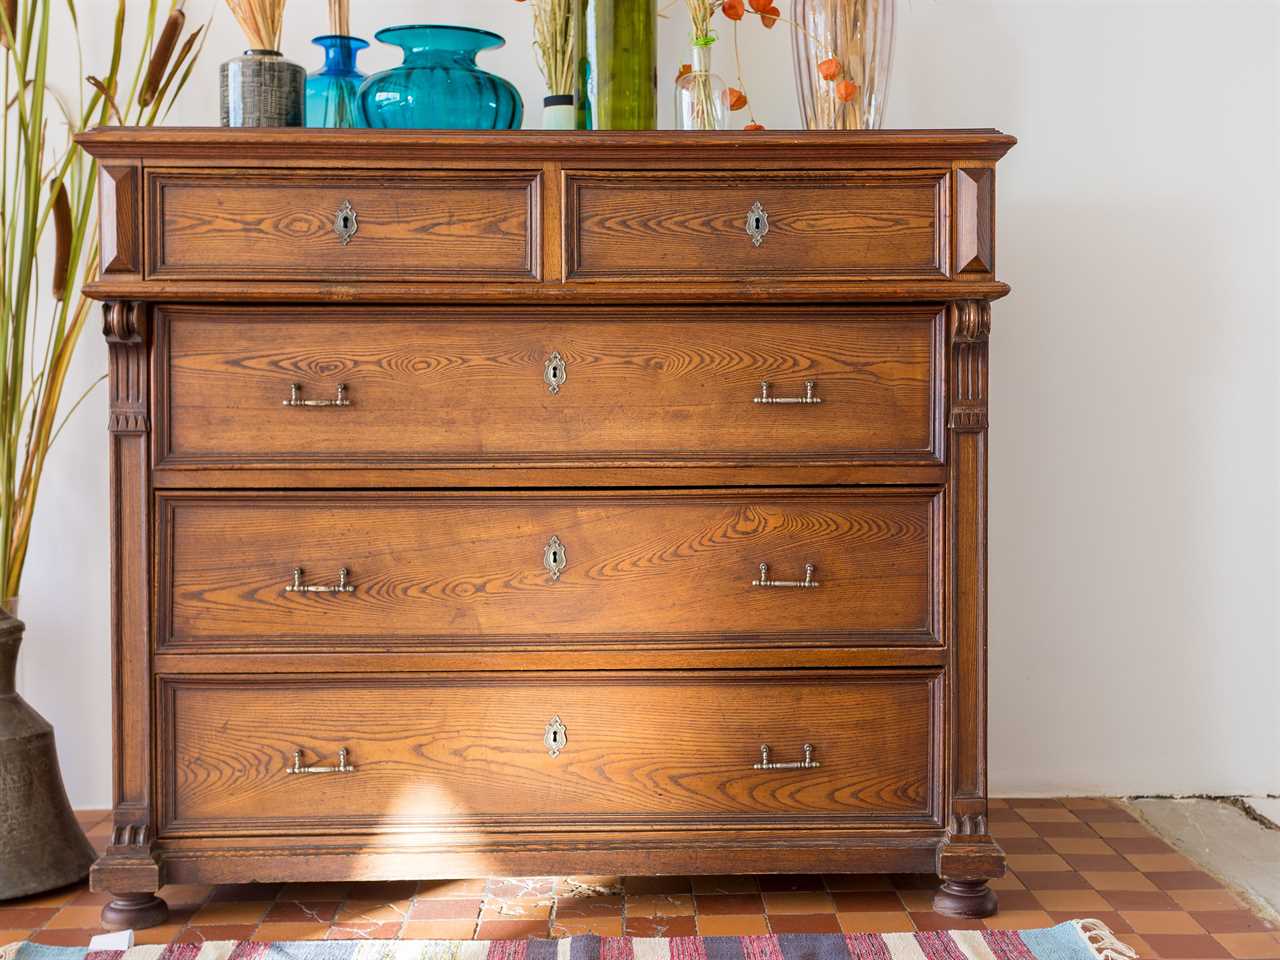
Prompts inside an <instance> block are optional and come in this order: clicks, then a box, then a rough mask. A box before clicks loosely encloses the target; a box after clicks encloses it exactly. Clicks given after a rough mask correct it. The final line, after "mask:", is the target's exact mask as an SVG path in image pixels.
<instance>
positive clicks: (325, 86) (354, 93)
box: [307, 34, 369, 127]
mask: <svg viewBox="0 0 1280 960" xmlns="http://www.w3.org/2000/svg"><path fill="white" fill-rule="evenodd" d="M311 42H312V43H314V44H315V45H316V46H318V47H320V48H322V49H323V50H324V66H323V67H321V68H320V69H319V70H317V71H316V72H315V73H312V74H309V75H308V76H307V126H308V127H363V126H364V125H365V124H364V112H363V110H361V108H360V85H361V84H362V83H364V74H363V73H361V72H360V71H359V70H357V69H356V54H358V53H359V52H360V51H361V50H363V49H365V48H366V47H367V46H369V42H368V41H367V40H361V39H360V38H359V37H344V36H339V35H337V34H331V35H329V36H324V37H316V38H315V39H314V40H312V41H311Z"/></svg>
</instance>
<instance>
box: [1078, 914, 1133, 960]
mask: <svg viewBox="0 0 1280 960" xmlns="http://www.w3.org/2000/svg"><path fill="white" fill-rule="evenodd" d="M1071 922H1072V924H1074V925H1075V928H1076V929H1077V930H1079V931H1080V936H1082V937H1083V938H1084V942H1085V943H1087V944H1088V945H1089V949H1090V950H1092V951H1093V955H1094V956H1095V957H1097V958H1098V960H1138V951H1137V950H1135V949H1133V947H1131V946H1129V945H1128V944H1127V943H1122V942H1120V940H1119V939H1118V938H1117V937H1116V935H1115V934H1114V933H1112V932H1111V928H1110V927H1108V926H1107V925H1106V924H1105V923H1103V922H1102V921H1101V920H1072V921H1071Z"/></svg>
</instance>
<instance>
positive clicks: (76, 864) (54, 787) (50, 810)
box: [0, 611, 94, 900]
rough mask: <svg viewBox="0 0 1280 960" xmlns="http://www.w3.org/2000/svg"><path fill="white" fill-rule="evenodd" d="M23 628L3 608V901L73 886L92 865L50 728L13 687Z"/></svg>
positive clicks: (0, 729) (0, 682) (0, 876)
mask: <svg viewBox="0 0 1280 960" xmlns="http://www.w3.org/2000/svg"><path fill="white" fill-rule="evenodd" d="M23 629H24V627H23V623H22V621H21V620H17V619H15V618H14V617H11V616H9V615H8V614H7V613H4V612H3V611H0V900H10V899H13V898H14V897H25V896H28V895H30V894H33V893H42V892H44V891H45V890H52V889H54V888H56V887H64V886H66V885H67V884H71V883H78V882H79V881H81V880H83V879H84V878H85V877H87V876H88V875H89V865H90V864H92V863H93V861H94V852H93V847H92V846H90V844H89V841H88V840H87V839H85V835H84V831H83V830H81V829H80V825H79V824H78V823H77V822H76V818H75V814H73V813H72V812H71V804H70V803H68V802H67V791H66V788H65V787H63V785H62V773H61V771H60V770H59V769H58V753H57V750H56V748H55V747H54V743H53V727H52V726H51V725H50V724H49V722H48V721H47V720H45V719H44V718H43V717H42V716H40V714H38V713H36V712H35V711H34V710H33V709H31V707H30V705H29V704H28V703H27V702H26V701H25V700H23V699H22V698H21V697H20V696H18V692H17V690H16V688H15V686H14V680H15V673H16V671H17V666H18V647H19V646H21V644H22V631H23Z"/></svg>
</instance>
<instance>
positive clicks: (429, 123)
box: [360, 24, 524, 130]
mask: <svg viewBox="0 0 1280 960" xmlns="http://www.w3.org/2000/svg"><path fill="white" fill-rule="evenodd" d="M376 36H377V38H378V39H379V40H380V41H382V42H383V43H388V44H391V45H393V46H397V47H400V48H401V49H402V50H403V51H404V63H402V64H401V65H400V66H398V67H395V68H393V69H391V70H385V71H383V72H382V73H377V74H374V75H373V76H372V77H370V78H369V79H368V80H366V81H365V83H364V86H363V87H361V88H360V101H361V105H362V106H363V108H364V116H365V120H366V121H367V123H368V125H369V126H370V127H381V128H392V129H401V130H409V129H429V130H513V129H516V128H518V127H519V126H520V123H521V121H522V120H523V119H524V101H523V100H521V99H520V92H519V91H518V90H516V88H515V85H514V84H512V83H511V82H510V81H508V80H504V79H503V78H502V77H499V76H495V75H494V74H492V73H488V72H487V71H485V70H481V69H480V68H479V67H477V66H476V54H477V53H479V52H480V51H481V50H492V49H494V48H496V47H500V46H502V45H503V44H504V43H506V41H505V40H504V39H503V38H502V37H500V36H498V34H496V33H490V32H489V31H488V30H476V29H474V28H472V27H451V26H444V25H434V24H419V25H414V26H404V27H387V28H386V29H385V30H379V31H378V33H377V34H376Z"/></svg>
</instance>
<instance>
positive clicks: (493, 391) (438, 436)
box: [157, 308, 945, 467]
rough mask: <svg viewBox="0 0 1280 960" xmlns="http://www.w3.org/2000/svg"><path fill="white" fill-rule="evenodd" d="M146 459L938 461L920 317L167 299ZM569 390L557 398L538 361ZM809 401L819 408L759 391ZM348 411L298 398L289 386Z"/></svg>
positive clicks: (932, 372)
mask: <svg viewBox="0 0 1280 960" xmlns="http://www.w3.org/2000/svg"><path fill="white" fill-rule="evenodd" d="M161 317H162V322H161V327H162V329H161V332H160V346H159V349H158V353H157V362H158V364H159V365H160V369H158V370H157V377H158V378H160V380H161V382H163V383H165V384H166V390H165V393H164V396H165V405H164V407H163V410H162V416H161V422H160V423H159V424H158V431H157V434H158V438H157V442H158V444H159V447H158V449H157V462H158V463H162V464H165V465H182V464H188V463H195V464H208V465H218V464H222V463H235V464H236V465H237V466H239V467H244V466H248V465H250V464H255V463H258V464H296V465H307V464H319V465H325V464H329V465H334V464H340V465H343V466H345V467H350V466H352V465H354V464H357V463H361V464H364V463H367V464H370V465H378V464H382V463H388V462H401V463H431V464H438V465H444V464H467V463H470V464H486V463H503V462H506V463H516V462H518V463H524V464H536V463H560V464H569V463H579V464H592V463H602V462H603V463H626V464H640V463H645V462H650V463H652V462H658V463H661V462H674V463H685V464H689V465H694V464H699V463H701V464H706V463H715V462H720V463H731V464H750V463H778V462H788V463H806V464H810V465H813V464H818V463H858V462H926V463H927V462H933V463H938V462H940V461H941V458H940V454H939V451H938V447H939V446H940V444H939V439H940V433H941V419H940V410H939V407H938V406H937V405H935V398H936V397H937V391H936V389H935V384H936V383H937V382H938V381H939V379H940V374H941V369H942V355H941V346H942V343H943V342H944V339H945V332H944V331H943V328H942V326H941V315H940V314H937V313H935V312H934V311H932V310H929V309H925V310H920V309H914V310H901V309H899V310H895V309H892V308H880V309H878V310H865V311H854V310H849V311H844V312H843V313H842V314H836V315H831V314H827V315H824V316H822V317H821V319H818V318H817V317H815V315H814V314H813V313H808V314H801V315H793V316H787V315H784V314H780V315H778V316H777V317H776V318H775V317H773V316H770V315H769V314H768V313H762V314H757V315H753V316H751V317H750V318H744V317H741V315H739V316H738V317H735V318H733V319H726V320H713V319H711V318H707V317H702V318H699V319H698V321H697V322H696V323H694V322H685V321H683V320H680V319H670V318H668V319H656V318H654V315H653V314H652V313H640V314H638V315H637V314H635V313H634V312H633V313H631V314H628V315H626V316H625V317H624V316H619V315H616V314H606V315H603V316H601V317H599V318H598V319H593V318H587V317H584V316H583V315H582V314H581V312H579V313H577V314H567V315H564V316H560V317H556V318H554V319H543V318H541V317H537V316H526V317H520V318H516V319H499V317H498V316H497V315H494V314H491V313H481V314H478V315H469V322H459V320H460V317H459V315H458V314H457V312H456V311H452V312H450V313H443V312H440V311H431V312H425V311H422V310H415V311H396V310H391V309H386V310H383V311H379V313H378V314H377V315H370V314H369V312H368V311H360V312H353V311H332V310H331V311H325V312H318V311H316V310H288V309H276V310H270V311H246V310H233V309H223V310H217V311H211V310H209V309H208V308H185V309H180V308H165V309H164V310H163V311H162V313H161ZM553 354H558V355H559V356H560V357H561V358H562V360H563V366H564V373H565V375H566V382H565V383H564V384H563V385H562V386H561V387H559V388H558V390H557V392H556V393H554V394H553V393H552V392H551V391H550V390H549V388H548V385H547V383H546V382H545V380H544V373H545V368H546V363H547V361H548V359H549V358H550V357H551V356H552V355H553ZM763 380H768V381H770V385H771V393H772V395H774V396H801V395H802V394H803V393H804V389H805V387H804V384H805V381H807V380H814V381H815V383H816V386H817V391H816V392H817V395H818V396H819V397H820V398H821V399H822V403H821V404H815V405H767V404H756V403H754V402H753V399H754V398H755V397H758V396H760V393H761V381H763ZM292 383H298V384H300V385H301V386H302V389H303V394H304V396H305V397H308V398H332V397H334V396H336V391H337V385H338V384H346V387H347V397H348V399H349V400H350V401H351V406H350V407H348V408H336V407H335V408H318V409H304V408H290V407H285V406H283V405H282V401H283V400H285V399H286V398H288V397H289V395H290V384H292Z"/></svg>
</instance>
